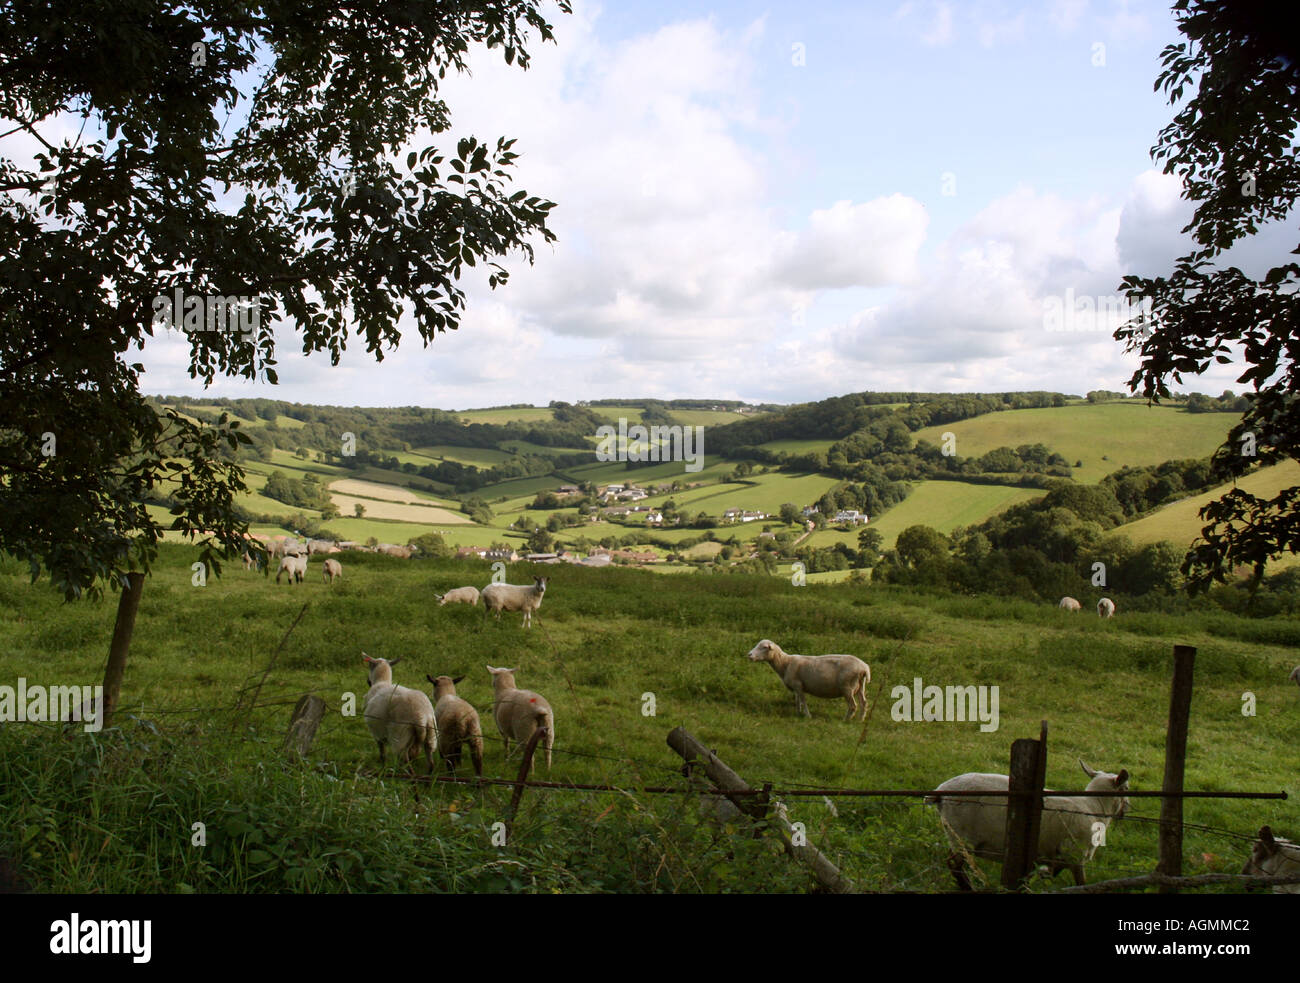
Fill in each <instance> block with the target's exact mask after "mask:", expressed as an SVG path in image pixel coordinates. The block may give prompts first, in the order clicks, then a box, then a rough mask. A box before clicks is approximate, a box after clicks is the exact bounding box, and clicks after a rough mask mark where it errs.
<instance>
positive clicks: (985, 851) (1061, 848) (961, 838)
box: [925, 761, 1129, 891]
mask: <svg viewBox="0 0 1300 983" xmlns="http://www.w3.org/2000/svg"><path fill="white" fill-rule="evenodd" d="M1079 765H1080V767H1082V768H1083V771H1084V773H1085V774H1086V775H1087V776H1088V778H1089V779H1090V781H1089V782H1088V787H1087V791H1089V792H1102V791H1106V792H1110V791H1124V790H1126V789H1127V788H1128V771H1127V770H1121V771H1120V773H1119V774H1118V775H1112V774H1110V773H1108V772H1104V771H1093V770H1092V769H1091V768H1089V767H1088V766H1087V765H1086V764H1084V763H1083V762H1082V761H1080V762H1079ZM1009 784H1010V783H1009V779H1008V778H1007V776H1006V775H988V774H979V773H976V772H969V773H967V774H965V775H958V776H957V777H956V778H950V779H948V780H947V781H946V782H944V783H943V784H942V785H940V786H939V787H938V788H937V789H935V790H934V791H935V794H934V795H927V796H926V797H925V803H926V805H933V806H936V807H937V808H938V810H939V818H940V821H941V822H942V823H943V828H944V832H945V833H946V834H947V835H948V842H949V844H950V846H951V850H950V852H949V854H948V866H949V868H950V869H951V870H952V874H953V877H954V878H955V879H956V881H957V886H958V887H959V888H960V889H961V890H963V891H969V890H970V889H971V885H970V880H969V879H968V878H967V877H966V873H965V871H964V870H963V853H964V852H965V851H967V850H968V851H969V852H970V853H972V854H974V855H975V856H977V857H984V858H986V859H990V860H1001V859H1002V852H1003V849H1004V847H1005V837H1006V825H1007V800H1006V798H1005V797H1002V796H997V797H983V796H969V797H968V796H953V797H950V798H945V797H944V795H943V793H944V792H976V791H989V792H995V791H1001V792H1005V791H1006V790H1007V788H1008V787H1009ZM1049 791H1050V790H1049ZM1128 806H1129V801H1128V797H1127V796H1119V795H1115V796H1109V795H1107V796H1095V797H1092V798H1082V797H1080V798H1061V797H1053V796H1047V797H1045V798H1044V799H1043V818H1042V826H1041V828H1040V832H1039V835H1038V854H1039V856H1040V857H1041V858H1043V859H1044V860H1045V861H1047V863H1048V864H1049V868H1050V871H1051V876H1052V877H1055V876H1056V875H1057V874H1058V873H1059V872H1060V871H1062V870H1066V869H1068V870H1069V871H1070V872H1071V873H1073V874H1074V881H1075V883H1076V884H1082V883H1084V880H1083V865H1084V864H1085V863H1087V862H1088V861H1089V860H1091V859H1092V855H1093V853H1095V852H1096V849H1097V846H1096V845H1095V844H1096V839H1095V836H1094V829H1095V827H1096V826H1097V825H1098V824H1099V823H1100V824H1101V826H1102V827H1103V829H1104V828H1105V827H1107V826H1109V825H1110V823H1111V821H1112V820H1115V819H1118V818H1119V817H1120V816H1122V815H1124V813H1125V812H1127V811H1128ZM1102 839H1103V841H1104V835H1103V838H1102Z"/></svg>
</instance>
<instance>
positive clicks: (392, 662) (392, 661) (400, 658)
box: [388, 655, 406, 666]
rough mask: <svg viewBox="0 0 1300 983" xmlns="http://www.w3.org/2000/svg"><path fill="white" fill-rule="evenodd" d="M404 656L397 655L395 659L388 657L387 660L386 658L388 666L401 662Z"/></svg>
mask: <svg viewBox="0 0 1300 983" xmlns="http://www.w3.org/2000/svg"><path fill="white" fill-rule="evenodd" d="M404 658H406V656H404V655H399V656H398V657H397V658H396V659H389V660H388V664H389V665H390V666H395V665H397V663H399V662H401V661H402V660H403V659H404Z"/></svg>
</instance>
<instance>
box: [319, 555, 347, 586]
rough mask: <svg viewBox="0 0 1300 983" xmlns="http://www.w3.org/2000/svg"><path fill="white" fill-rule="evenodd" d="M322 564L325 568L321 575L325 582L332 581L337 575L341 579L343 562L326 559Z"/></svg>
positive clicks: (330, 582)
mask: <svg viewBox="0 0 1300 983" xmlns="http://www.w3.org/2000/svg"><path fill="white" fill-rule="evenodd" d="M323 566H324V568H325V569H324V571H323V575H324V579H325V582H326V583H327V584H332V583H334V578H335V577H338V578H339V579H340V580H342V579H343V564H342V563H340V562H339V561H338V560H326V561H325V563H324V564H323Z"/></svg>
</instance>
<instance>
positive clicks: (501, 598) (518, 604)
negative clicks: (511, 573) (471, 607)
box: [481, 577, 546, 628]
mask: <svg viewBox="0 0 1300 983" xmlns="http://www.w3.org/2000/svg"><path fill="white" fill-rule="evenodd" d="M545 593H546V578H545V577H538V578H537V579H536V580H535V581H534V582H533V583H532V585H531V586H529V587H522V586H520V585H518V584H488V585H487V586H486V587H484V588H483V593H482V595H481V596H482V598H483V618H484V620H487V616H488V612H489V611H491V612H494V613H495V614H496V616H497V620H498V621H500V620H501V612H502V611H522V612H523V613H524V627H525V628H531V627H532V624H533V612H534V611H536V610H537V609H538V608H540V607H541V606H542V595H543V594H545Z"/></svg>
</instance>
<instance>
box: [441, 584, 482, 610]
mask: <svg viewBox="0 0 1300 983" xmlns="http://www.w3.org/2000/svg"><path fill="white" fill-rule="evenodd" d="M433 596H434V597H435V598H436V599H437V601H438V606H439V607H442V606H443V605H444V604H468V605H470V606H471V607H475V606H477V605H478V597H479V594H478V588H477V587H457V588H456V589H455V590H449V591H447V593H445V594H438V593H435V594H434V595H433Z"/></svg>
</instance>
